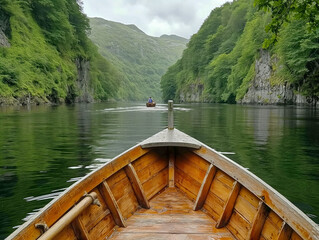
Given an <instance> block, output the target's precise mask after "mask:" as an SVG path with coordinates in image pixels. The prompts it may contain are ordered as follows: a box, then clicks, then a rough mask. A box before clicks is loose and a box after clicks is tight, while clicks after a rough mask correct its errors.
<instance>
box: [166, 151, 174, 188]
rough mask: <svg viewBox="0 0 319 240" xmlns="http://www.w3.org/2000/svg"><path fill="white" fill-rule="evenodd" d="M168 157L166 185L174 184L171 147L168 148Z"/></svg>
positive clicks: (171, 185)
mask: <svg viewBox="0 0 319 240" xmlns="http://www.w3.org/2000/svg"><path fill="white" fill-rule="evenodd" d="M168 153H169V157H168V186H169V187H174V186H175V180H174V179H175V178H174V172H175V170H174V168H175V150H174V148H172V147H169V149H168Z"/></svg>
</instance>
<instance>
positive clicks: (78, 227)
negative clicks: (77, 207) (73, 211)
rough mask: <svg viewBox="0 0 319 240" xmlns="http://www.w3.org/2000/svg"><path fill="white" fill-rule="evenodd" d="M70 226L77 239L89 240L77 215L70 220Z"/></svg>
mask: <svg viewBox="0 0 319 240" xmlns="http://www.w3.org/2000/svg"><path fill="white" fill-rule="evenodd" d="M72 227H73V230H74V233H75V235H76V237H77V239H83V240H90V236H89V233H88V231H87V230H86V228H85V226H84V224H83V223H82V221H81V220H80V219H79V217H77V218H76V219H75V220H74V221H73V222H72Z"/></svg>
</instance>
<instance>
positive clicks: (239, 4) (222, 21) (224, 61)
mask: <svg viewBox="0 0 319 240" xmlns="http://www.w3.org/2000/svg"><path fill="white" fill-rule="evenodd" d="M253 2H254V1H253V0H238V1H234V2H232V3H226V4H224V5H223V6H222V7H220V8H217V9H214V10H213V11H212V12H211V14H210V16H209V17H208V18H207V19H206V21H205V22H204V23H203V25H202V26H201V28H200V30H199V31H198V32H197V33H196V34H195V35H193V36H192V38H191V40H190V42H189V44H188V47H187V49H186V50H185V51H184V53H183V56H182V58H181V59H180V60H178V61H177V62H176V63H175V64H174V65H173V66H171V67H170V68H169V70H168V71H167V72H166V74H165V75H164V76H163V77H162V79H161V88H162V91H163V98H164V100H168V99H175V100H176V101H188V102H189V101H196V102H202V101H204V102H228V103H235V102H241V101H242V100H243V99H244V98H245V95H246V93H247V92H248V90H250V91H255V90H256V89H259V90H263V91H264V92H263V93H262V94H263V95H260V96H256V98H257V100H258V99H261V102H262V103H267V102H268V101H269V99H267V97H265V96H268V95H269V96H270V95H271V91H273V90H272V89H274V88H275V87H276V86H281V88H280V89H284V90H283V91H282V92H283V93H282V94H285V91H287V89H289V90H291V95H294V94H298V95H301V96H304V97H305V98H306V99H307V100H309V101H311V102H316V101H317V100H318V98H319V54H318V50H319V31H318V29H315V30H312V31H308V29H307V24H306V22H305V20H303V19H302V18H297V17H295V18H294V16H295V15H297V14H295V15H293V16H292V17H291V18H290V19H289V20H290V22H289V23H284V24H281V25H279V24H277V25H275V27H276V26H278V27H279V28H280V29H279V31H277V32H276V34H277V40H278V42H277V43H276V44H270V45H269V44H263V43H264V42H265V39H268V38H269V39H270V40H273V39H272V38H273V36H272V33H271V32H269V33H266V31H265V28H266V27H267V26H268V24H269V23H270V22H271V21H272V19H271V14H270V13H265V12H264V11H258V10H257V8H255V7H254V4H253ZM263 2H267V1H263ZM271 6H276V5H271ZM295 9H296V8H295ZM307 11H308V10H307ZM279 15H280V14H279ZM278 18H280V16H278ZM268 28H270V27H269V26H268ZM270 40H268V43H269V42H270V43H274V42H273V41H270ZM266 43H267V41H266ZM267 45H269V48H268V49H262V48H263V47H268V46H267ZM267 56H268V57H267ZM263 57H264V58H265V59H261V58H263ZM260 59H261V60H260ZM258 64H259V65H258ZM263 64H264V65H263ZM265 66H266V67H267V68H268V67H269V71H268V72H265V73H264V75H265V74H268V75H269V76H260V75H262V74H263V73H261V72H262V71H263V69H262V68H263V67H265ZM259 78H263V79H265V78H267V79H266V80H267V82H265V81H261V80H260V79H259ZM258 84H259V86H256V85H258ZM262 84H266V85H269V86H268V87H267V88H265V86H260V85H262ZM254 89H255V90H254ZM265 91H266V93H265ZM276 91H277V90H276ZM260 92H262V91H260ZM246 98H247V96H246ZM275 98H276V99H275V100H274V102H276V101H277V100H278V101H277V102H280V99H281V98H283V96H282V95H281V92H280V91H278V93H277V92H276V96H275ZM295 98H296V97H295ZM295 98H294V99H295ZM249 101H250V100H248V101H246V102H249ZM288 101H289V99H285V100H282V101H281V102H282V103H286V102H288ZM256 102H258V101H256Z"/></svg>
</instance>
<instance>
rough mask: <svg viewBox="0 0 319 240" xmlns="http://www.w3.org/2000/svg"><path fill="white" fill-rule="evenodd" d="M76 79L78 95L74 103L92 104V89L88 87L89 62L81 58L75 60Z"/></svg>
mask: <svg viewBox="0 0 319 240" xmlns="http://www.w3.org/2000/svg"><path fill="white" fill-rule="evenodd" d="M75 64H76V67H77V72H78V78H77V87H78V90H79V95H78V96H77V97H76V98H75V102H86V103H90V102H94V98H93V92H92V88H91V86H90V62H89V61H87V60H84V59H81V58H77V59H76V60H75Z"/></svg>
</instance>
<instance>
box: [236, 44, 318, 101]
mask: <svg viewBox="0 0 319 240" xmlns="http://www.w3.org/2000/svg"><path fill="white" fill-rule="evenodd" d="M255 73H256V75H255V77H254V80H253V81H252V84H251V87H250V88H249V89H248V91H247V93H246V95H245V96H244V98H243V99H242V100H241V101H240V103H247V104H310V105H316V102H315V101H314V100H313V99H309V98H306V97H304V96H301V95H300V94H295V91H294V89H293V88H292V86H291V85H290V84H289V83H288V82H286V83H285V84H283V85H274V86H272V85H271V83H270V77H271V75H272V74H273V69H272V61H271V56H270V53H269V52H268V51H267V50H263V49H261V50H260V58H259V59H258V60H256V63H255Z"/></svg>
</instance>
